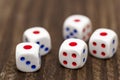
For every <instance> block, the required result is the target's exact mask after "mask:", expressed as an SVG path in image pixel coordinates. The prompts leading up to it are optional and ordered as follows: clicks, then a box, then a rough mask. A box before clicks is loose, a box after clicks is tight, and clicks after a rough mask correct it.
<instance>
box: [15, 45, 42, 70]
mask: <svg viewBox="0 0 120 80" xmlns="http://www.w3.org/2000/svg"><path fill="white" fill-rule="evenodd" d="M16 66H17V69H18V70H20V71H22V72H35V71H37V70H39V69H40V67H41V58H40V55H39V45H37V44H35V43H19V44H18V45H17V46H16Z"/></svg>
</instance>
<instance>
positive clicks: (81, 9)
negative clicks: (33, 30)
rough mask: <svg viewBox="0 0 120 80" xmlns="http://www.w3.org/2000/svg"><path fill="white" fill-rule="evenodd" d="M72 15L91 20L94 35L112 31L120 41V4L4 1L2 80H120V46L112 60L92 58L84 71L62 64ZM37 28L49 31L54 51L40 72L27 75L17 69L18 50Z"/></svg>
mask: <svg viewBox="0 0 120 80" xmlns="http://www.w3.org/2000/svg"><path fill="white" fill-rule="evenodd" d="M72 14H82V15H86V16H88V17H89V18H90V19H91V21H92V24H93V31H94V30H95V29H97V28H101V27H104V28H109V29H113V30H114V31H115V32H116V33H117V34H118V37H120V27H119V26H120V0H74V1H73V0H0V80H120V45H119V46H118V50H117V53H116V55H115V56H113V57H112V58H111V59H108V60H100V59H97V58H94V57H92V56H91V55H89V56H88V60H87V63H86V64H85V66H84V67H83V68H81V69H77V70H70V69H66V68H64V67H62V66H61V65H60V64H59V61H58V51H59V47H60V45H61V43H62V41H63V37H62V26H63V22H64V20H65V18H67V17H68V16H70V15H72ZM33 26H42V27H44V28H46V29H47V30H48V31H49V33H50V35H51V38H52V50H51V52H50V53H49V54H48V55H46V56H43V57H42V67H41V69H40V70H39V71H37V72H34V73H23V72H20V71H18V70H17V69H16V66H15V47H16V45H17V44H18V43H20V42H22V34H23V32H24V31H25V30H26V29H27V28H30V27H33ZM119 42H120V41H119Z"/></svg>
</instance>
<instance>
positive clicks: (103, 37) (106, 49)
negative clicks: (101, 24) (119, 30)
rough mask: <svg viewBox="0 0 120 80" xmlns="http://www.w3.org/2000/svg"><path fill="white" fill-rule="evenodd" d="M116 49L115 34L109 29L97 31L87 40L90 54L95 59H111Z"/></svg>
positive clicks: (116, 38)
mask: <svg viewBox="0 0 120 80" xmlns="http://www.w3.org/2000/svg"><path fill="white" fill-rule="evenodd" d="M117 47H118V37H117V34H116V33H115V32H114V31H112V30H110V29H105V28H100V29H97V30H96V31H95V32H94V33H93V34H92V36H91V37H90V40H89V50H90V53H91V55H93V56H95V57H97V58H102V59H106V58H111V57H112V56H113V55H114V54H115V52H116V50H117Z"/></svg>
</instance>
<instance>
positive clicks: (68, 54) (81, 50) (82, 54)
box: [59, 38, 88, 69]
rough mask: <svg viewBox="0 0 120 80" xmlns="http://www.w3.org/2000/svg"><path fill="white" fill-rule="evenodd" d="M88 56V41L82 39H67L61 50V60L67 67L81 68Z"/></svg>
mask: <svg viewBox="0 0 120 80" xmlns="http://www.w3.org/2000/svg"><path fill="white" fill-rule="evenodd" d="M87 56H88V48H87V45H86V43H85V42H84V41H83V40H80V39H73V38H71V39H66V40H65V41H64V42H63V43H62V45H61V46H60V50H59V61H60V63H61V65H63V66H64V67H66V68H71V69H77V68H81V67H82V66H83V65H84V64H85V62H86V60H87Z"/></svg>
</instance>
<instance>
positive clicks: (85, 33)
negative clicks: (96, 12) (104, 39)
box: [63, 15, 92, 41]
mask: <svg viewBox="0 0 120 80" xmlns="http://www.w3.org/2000/svg"><path fill="white" fill-rule="evenodd" d="M91 32H92V23H91V21H90V19H89V18H88V17H86V16H83V15H72V16H70V17H68V18H67V19H66V20H65V21H64V24H63V37H64V39H69V38H78V39H82V40H84V41H87V40H88V39H89V37H90V35H91Z"/></svg>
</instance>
